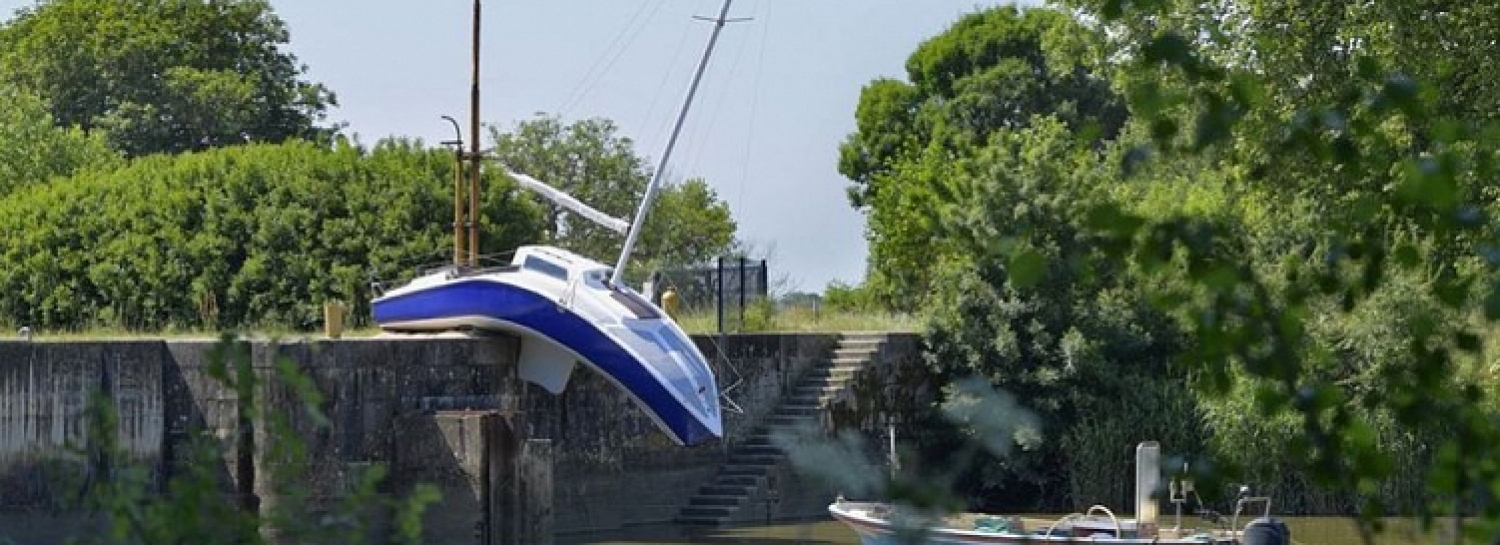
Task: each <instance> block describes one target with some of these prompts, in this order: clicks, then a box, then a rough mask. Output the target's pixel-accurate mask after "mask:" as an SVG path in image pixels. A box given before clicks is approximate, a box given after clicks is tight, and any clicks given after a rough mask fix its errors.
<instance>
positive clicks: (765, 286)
mask: <svg viewBox="0 0 1500 545" xmlns="http://www.w3.org/2000/svg"><path fill="white" fill-rule="evenodd" d="M770 296H771V273H770V272H767V271H766V260H764V259H762V260H760V297H761V298H762V299H765V298H769V297H770Z"/></svg>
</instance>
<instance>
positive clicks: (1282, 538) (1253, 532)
mask: <svg viewBox="0 0 1500 545" xmlns="http://www.w3.org/2000/svg"><path fill="white" fill-rule="evenodd" d="M1240 544H1241V545H1291V544H1292V531H1291V530H1290V529H1288V528H1287V527H1286V523H1284V522H1281V521H1280V520H1276V519H1275V518H1272V517H1263V518H1258V519H1255V520H1252V521H1250V524H1246V525H1245V531H1244V533H1243V534H1241V536H1240Z"/></svg>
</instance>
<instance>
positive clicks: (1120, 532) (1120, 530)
mask: <svg viewBox="0 0 1500 545" xmlns="http://www.w3.org/2000/svg"><path fill="white" fill-rule="evenodd" d="M1095 511H1102V512H1104V514H1106V515H1109V520H1110V521H1111V522H1114V523H1115V537H1117V538H1123V537H1125V529H1124V527H1123V526H1122V525H1121V524H1120V519H1119V518H1118V517H1116V516H1115V513H1114V511H1110V510H1109V508H1108V507H1105V506H1103V505H1094V506H1090V507H1089V509H1088V511H1086V513H1087V514H1084V513H1069V514H1067V515H1064V516H1063V517H1062V518H1060V519H1057V520H1055V521H1053V522H1052V526H1049V527H1048V528H1047V533H1046V534H1044V535H1043V536H1042V537H1043V538H1044V539H1051V538H1052V533H1053V532H1055V531H1057V527H1058V526H1059V525H1061V524H1062V523H1064V522H1067V521H1070V520H1074V519H1082V518H1088V517H1090V516H1092V515H1093V514H1094V512H1095Z"/></svg>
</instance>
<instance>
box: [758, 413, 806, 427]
mask: <svg viewBox="0 0 1500 545" xmlns="http://www.w3.org/2000/svg"><path fill="white" fill-rule="evenodd" d="M813 421H814V419H813V418H811V417H808V416H793V415H785V414H773V415H771V417H770V418H767V419H766V424H768V425H770V426H775V427H788V426H797V425H801V424H806V423H808V422H813Z"/></svg>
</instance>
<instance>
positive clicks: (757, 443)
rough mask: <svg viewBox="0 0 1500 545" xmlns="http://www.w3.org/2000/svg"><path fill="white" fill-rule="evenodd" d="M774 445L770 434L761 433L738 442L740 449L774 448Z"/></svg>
mask: <svg viewBox="0 0 1500 545" xmlns="http://www.w3.org/2000/svg"><path fill="white" fill-rule="evenodd" d="M775 444H776V442H775V441H772V440H771V434H770V433H768V432H764V431H762V432H758V433H755V434H752V435H750V436H748V437H745V440H744V441H741V442H740V447H741V448H744V447H761V446H767V447H769V446H774V445H775Z"/></svg>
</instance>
